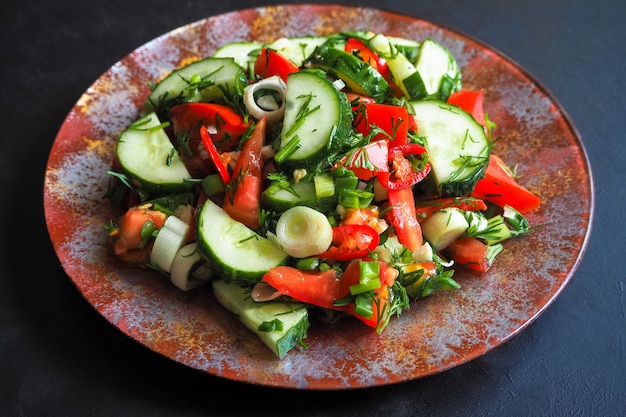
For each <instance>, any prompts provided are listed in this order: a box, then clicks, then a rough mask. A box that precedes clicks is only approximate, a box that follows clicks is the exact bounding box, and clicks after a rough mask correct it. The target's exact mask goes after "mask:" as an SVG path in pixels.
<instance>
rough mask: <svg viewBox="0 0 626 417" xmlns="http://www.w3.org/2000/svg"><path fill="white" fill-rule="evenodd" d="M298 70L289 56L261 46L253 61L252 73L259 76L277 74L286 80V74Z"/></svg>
mask: <svg viewBox="0 0 626 417" xmlns="http://www.w3.org/2000/svg"><path fill="white" fill-rule="evenodd" d="M299 70H300V69H299V68H298V66H297V65H296V64H294V63H293V62H291V61H290V60H289V58H287V57H285V56H284V55H281V54H280V53H279V52H276V51H274V50H272V49H268V48H262V49H261V53H260V54H259V55H258V56H257V58H256V61H255V62H254V73H255V74H256V75H258V76H259V77H261V78H269V77H272V76H274V75H278V76H279V77H280V78H282V80H283V81H284V82H287V76H288V75H289V74H291V73H293V72H298V71H299Z"/></svg>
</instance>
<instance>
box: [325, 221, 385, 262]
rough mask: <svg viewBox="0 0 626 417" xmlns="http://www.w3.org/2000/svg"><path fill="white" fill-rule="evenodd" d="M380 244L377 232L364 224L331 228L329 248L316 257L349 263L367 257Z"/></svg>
mask: <svg viewBox="0 0 626 417" xmlns="http://www.w3.org/2000/svg"><path fill="white" fill-rule="evenodd" d="M379 242H380V236H379V235H378V232H376V230H374V229H373V228H372V227H371V226H368V225H366V224H350V225H343V226H336V227H333V241H332V243H331V246H330V248H329V249H328V250H327V251H325V252H323V253H320V254H319V255H318V257H319V258H322V259H330V260H333V261H349V260H352V259H360V258H365V257H368V256H369V254H370V253H371V252H372V251H373V250H374V249H376V247H377V246H378V243H379Z"/></svg>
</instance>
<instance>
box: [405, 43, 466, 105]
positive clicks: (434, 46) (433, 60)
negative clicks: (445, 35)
mask: <svg viewBox="0 0 626 417" xmlns="http://www.w3.org/2000/svg"><path fill="white" fill-rule="evenodd" d="M415 68H416V69H417V71H418V72H419V74H420V76H421V78H422V81H423V82H424V86H425V88H426V95H427V96H430V97H435V98H438V99H440V100H443V101H446V100H447V99H448V97H449V96H450V94H451V93H453V92H454V91H457V90H460V89H461V70H460V69H459V65H458V64H457V62H456V60H455V59H454V57H453V56H452V54H450V52H449V51H448V50H447V49H446V48H445V47H443V45H441V44H439V43H437V42H435V41H434V40H432V39H425V40H424V41H423V42H422V44H421V46H420V49H419V54H418V56H417V60H416V62H415Z"/></svg>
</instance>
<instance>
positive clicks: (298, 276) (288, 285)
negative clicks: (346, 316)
mask: <svg viewBox="0 0 626 417" xmlns="http://www.w3.org/2000/svg"><path fill="white" fill-rule="evenodd" d="M263 281H265V282H267V283H268V284H269V285H271V286H272V287H273V288H275V289H276V290H278V291H279V292H280V293H281V294H284V295H287V296H289V297H292V298H294V299H296V300H298V301H302V302H303V303H308V304H312V305H315V306H318V307H324V308H330V309H336V310H343V309H345V307H336V306H334V303H335V301H336V300H338V299H339V298H341V297H343V296H345V295H346V294H347V293H344V294H343V295H341V282H340V280H339V279H337V272H336V271H335V270H334V269H329V270H328V271H325V272H320V271H302V270H300V269H297V268H294V267H291V266H286V265H283V266H277V267H275V268H272V269H270V270H269V271H267V272H266V273H265V275H263ZM348 292H349V291H348Z"/></svg>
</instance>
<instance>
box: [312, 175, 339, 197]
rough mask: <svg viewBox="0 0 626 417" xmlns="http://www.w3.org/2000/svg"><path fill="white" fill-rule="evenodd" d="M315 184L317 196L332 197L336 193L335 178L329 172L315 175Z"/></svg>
mask: <svg viewBox="0 0 626 417" xmlns="http://www.w3.org/2000/svg"><path fill="white" fill-rule="evenodd" d="M313 183H314V184H315V196H316V197H317V198H323V197H332V196H333V195H335V180H334V179H333V177H332V176H330V175H328V174H322V175H316V176H315V177H313Z"/></svg>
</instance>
